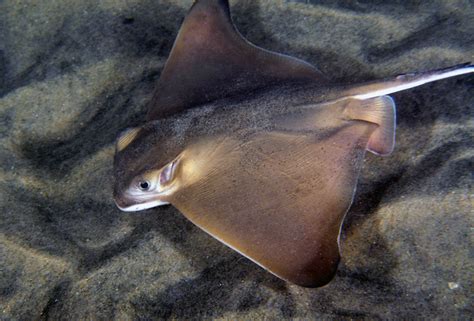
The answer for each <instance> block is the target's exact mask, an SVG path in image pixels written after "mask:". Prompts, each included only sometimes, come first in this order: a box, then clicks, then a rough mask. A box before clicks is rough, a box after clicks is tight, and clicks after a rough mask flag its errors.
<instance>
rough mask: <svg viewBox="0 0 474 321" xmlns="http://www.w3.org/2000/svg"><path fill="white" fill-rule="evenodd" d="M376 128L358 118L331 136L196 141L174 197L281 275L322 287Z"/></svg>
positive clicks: (197, 219) (200, 222) (204, 224)
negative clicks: (370, 136)
mask: <svg viewBox="0 0 474 321" xmlns="http://www.w3.org/2000/svg"><path fill="white" fill-rule="evenodd" d="M346 123H347V121H346ZM374 127H375V126H367V124H365V123H364V122H360V121H357V122H349V126H345V127H343V128H340V129H339V130H338V131H337V132H335V133H334V134H332V135H329V136H326V135H324V136H318V134H317V132H316V131H315V132H313V133H303V134H298V135H295V134H294V133H293V132H273V131H272V132H263V133H259V134H255V135H253V136H251V137H246V138H241V137H239V136H236V137H234V138H228V139H225V140H223V141H222V143H220V144H218V145H216V141H214V140H211V141H209V142H208V143H205V144H202V145H200V146H191V147H190V148H188V149H187V150H186V153H184V156H183V160H182V169H183V170H181V171H180V172H179V181H180V183H179V186H180V188H178V189H177V190H176V192H175V193H173V195H171V196H170V203H171V204H172V205H173V206H175V207H176V208H178V209H179V210H180V211H181V212H182V213H183V214H184V215H185V216H186V217H187V218H188V219H189V220H191V221H192V222H193V223H194V224H196V225H197V226H199V227H200V228H202V229H203V230H204V231H206V232H208V233H209V234H211V235H212V236H214V237H215V238H217V239H218V240H220V241H222V242H223V243H225V244H227V245H228V246H230V247H231V248H233V249H235V250H237V251H238V252H240V253H241V254H243V255H245V256H246V257H248V258H249V259H251V260H253V261H254V262H256V263H257V264H259V265H260V266H262V267H264V268H265V269H267V270H269V271H270V272H272V273H274V274H275V275H277V276H279V277H280V278H283V279H285V280H289V281H291V282H293V283H296V284H299V285H302V286H307V287H316V286H322V285H324V284H326V283H328V282H329V281H330V280H331V279H332V278H333V276H334V274H335V273H336V268H337V265H338V262H339V257H340V255H339V247H338V236H339V232H340V226H341V222H342V220H343V217H344V215H345V213H346V212H347V209H348V208H349V206H350V204H351V202H352V197H353V193H354V186H355V184H356V181H357V177H358V174H359V169H360V166H361V164H362V160H363V155H364V154H365V146H366V142H367V139H368V137H369V135H370V134H371V132H372V131H373V128H374Z"/></svg>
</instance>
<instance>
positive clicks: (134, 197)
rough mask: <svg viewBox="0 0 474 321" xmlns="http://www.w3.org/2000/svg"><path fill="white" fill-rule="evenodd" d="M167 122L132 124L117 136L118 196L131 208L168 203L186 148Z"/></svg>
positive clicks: (121, 204)
mask: <svg viewBox="0 0 474 321" xmlns="http://www.w3.org/2000/svg"><path fill="white" fill-rule="evenodd" d="M176 137H177V135H170V130H167V128H166V124H164V123H158V122H154V123H151V124H150V123H149V124H147V125H145V126H143V127H135V128H129V129H126V130H125V131H123V132H122V133H121V134H120V135H119V137H118V138H117V141H116V145H115V157H114V179H115V183H114V200H115V203H116V204H117V206H118V207H119V208H120V209H121V210H123V211H127V212H132V211H140V210H145V209H149V208H152V207H155V206H160V205H164V204H168V197H169V195H170V194H171V193H172V192H173V189H174V187H175V186H176V184H175V183H176V175H177V172H178V167H179V166H178V165H179V163H180V157H179V154H180V152H181V151H182V148H180V144H179V142H178V141H177V139H176Z"/></svg>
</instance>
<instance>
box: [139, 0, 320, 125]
mask: <svg viewBox="0 0 474 321" xmlns="http://www.w3.org/2000/svg"><path fill="white" fill-rule="evenodd" d="M285 81H302V82H303V81H326V77H325V76H324V75H322V74H321V73H320V72H319V71H318V70H317V69H316V68H315V67H313V66H312V65H310V64H308V63H306V62H304V61H302V60H299V59H296V58H293V57H289V56H286V55H282V54H278V53H273V52H270V51H268V50H264V49H261V48H259V47H257V46H255V45H253V44H251V43H249V42H248V41H247V40H245V39H244V38H243V37H242V35H240V33H239V32H238V31H237V30H236V28H235V26H234V25H233V23H232V19H231V17H230V12H229V3H228V1H227V0H197V1H196V2H195V3H194V5H193V7H192V8H191V10H190V12H189V13H188V15H187V16H186V18H185V20H184V22H183V24H182V26H181V29H180V31H179V34H178V36H177V38H176V41H175V43H174V46H173V49H172V50H171V53H170V56H169V58H168V61H167V62H166V65H165V67H164V69H163V71H162V73H161V76H160V79H159V81H158V84H157V87H156V89H155V92H154V95H153V98H152V100H151V102H150V105H149V107H148V108H149V109H148V115H147V120H148V121H150V120H154V119H158V118H161V117H165V116H167V115H170V114H174V113H177V112H180V111H182V110H185V109H187V108H191V107H194V106H196V105H199V104H203V103H206V102H209V101H213V100H216V99H220V98H224V97H228V96H231V95H239V94H242V93H248V92H249V91H252V90H255V89H257V88H262V87H264V86H269V85H272V84H275V83H279V82H285Z"/></svg>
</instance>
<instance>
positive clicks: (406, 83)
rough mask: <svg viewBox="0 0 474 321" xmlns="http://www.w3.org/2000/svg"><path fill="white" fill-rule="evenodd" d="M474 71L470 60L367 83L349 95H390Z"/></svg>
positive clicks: (350, 90)
mask: <svg viewBox="0 0 474 321" xmlns="http://www.w3.org/2000/svg"><path fill="white" fill-rule="evenodd" d="M472 72H474V65H473V64H472V63H470V62H467V63H463V64H459V65H456V66H452V67H448V68H442V69H436V70H430V71H424V72H415V73H409V74H403V75H399V76H396V77H394V78H388V79H385V80H379V81H374V82H370V83H366V84H363V85H360V86H357V87H353V88H351V89H349V90H348V92H347V96H351V97H353V98H356V99H369V98H375V97H380V96H383V95H388V94H391V93H395V92H398V91H402V90H405V89H410V88H413V87H417V86H421V85H423V84H426V83H429V82H433V81H437V80H441V79H445V78H450V77H454V76H459V75H464V74H469V73H472Z"/></svg>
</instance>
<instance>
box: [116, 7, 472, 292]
mask: <svg viewBox="0 0 474 321" xmlns="http://www.w3.org/2000/svg"><path fill="white" fill-rule="evenodd" d="M473 71H474V66H473V65H471V64H469V63H466V64H462V65H458V66H454V67H450V68H445V69H440V70H435V71H429V72H422V73H412V74H405V75H400V76H397V77H394V78H391V79H386V80H382V81H374V82H371V83H366V84H358V85H344V84H334V83H332V82H330V81H329V80H328V79H327V78H326V77H325V76H324V75H323V74H321V73H320V72H319V71H318V70H317V69H316V68H315V67H313V66H311V65H310V64H308V63H306V62H304V61H301V60H298V59H296V58H292V57H289V56H285V55H282V54H278V53H273V52H270V51H267V50H264V49H261V48H259V47H256V46H255V45H253V44H251V43H249V42H248V41H247V40H245V39H244V38H243V37H242V36H241V35H240V34H239V32H238V31H237V30H236V29H235V27H234V25H233V23H232V21H231V18H230V13H229V4H228V2H227V1H224V0H198V1H195V3H194V5H193V6H192V8H191V10H190V12H189V13H188V15H187V17H186V18H185V20H184V22H183V25H182V27H181V29H180V31H179V34H178V36H177V39H176V41H175V43H174V46H173V48H172V51H171V54H170V56H169V58H168V61H167V62H166V65H165V67H164V70H163V72H162V74H161V77H160V79H159V81H158V84H157V87H156V91H155V94H154V96H153V98H152V100H151V102H150V104H149V112H148V115H147V123H145V124H144V125H143V126H141V127H137V128H132V129H128V130H126V131H125V132H123V133H122V134H121V135H120V136H119V138H118V140H117V143H116V155H115V159H114V176H115V186H114V199H115V202H116V204H117V206H118V207H119V208H120V209H122V210H124V211H138V210H143V209H147V208H151V207H155V206H159V205H163V204H172V205H173V206H175V207H176V208H177V209H178V210H179V211H180V212H181V213H183V214H184V215H185V216H186V217H187V218H188V219H189V220H191V221H192V222H193V223H194V224H196V225H197V226H199V227H200V228H201V229H203V230H204V231H206V232H207V233H209V234H210V235H212V236H213V237H215V238H216V239H218V240H220V241H221V242H223V243H224V244H226V245H228V246H229V247H231V248H233V249H234V250H236V251H238V252H239V253H241V254H243V255H245V256H246V257H247V258H249V259H250V260H252V261H254V262H255V263H257V264H258V265H260V266H261V267H263V268H265V269H267V270H268V271H270V272H271V273H273V274H275V275H276V276H278V277H280V278H282V279H284V280H287V281H290V282H293V283H295V284H298V285H301V286H306V287H317V286H322V285H325V284H327V283H328V282H329V281H330V280H331V279H332V278H333V276H334V275H335V272H336V269H337V265H338V262H339V259H340V254H339V244H338V241H339V234H340V228H341V225H342V221H343V218H344V215H345V214H346V212H347V211H348V209H349V207H350V205H351V203H352V200H353V196H354V191H355V187H356V183H357V178H358V175H359V172H360V168H361V166H362V162H363V159H364V155H365V152H366V150H368V151H370V152H372V153H375V154H378V155H388V154H390V153H391V152H392V151H393V148H394V143H395V104H394V101H393V100H392V98H391V97H390V96H388V94H390V93H393V92H397V91H401V90H404V89H408V88H412V87H415V86H419V85H422V84H424V83H427V82H431V81H435V80H439V79H443V78H448V77H452V76H457V75H461V74H467V73H471V72H473Z"/></svg>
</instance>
